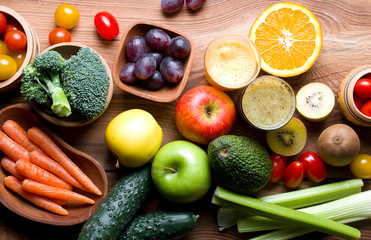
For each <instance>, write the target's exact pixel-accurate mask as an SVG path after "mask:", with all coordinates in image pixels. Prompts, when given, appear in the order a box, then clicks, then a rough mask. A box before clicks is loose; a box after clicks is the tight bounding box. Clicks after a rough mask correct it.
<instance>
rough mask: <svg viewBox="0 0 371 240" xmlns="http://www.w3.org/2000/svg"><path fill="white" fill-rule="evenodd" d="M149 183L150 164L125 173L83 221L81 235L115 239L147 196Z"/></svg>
mask: <svg viewBox="0 0 371 240" xmlns="http://www.w3.org/2000/svg"><path fill="white" fill-rule="evenodd" d="M150 187H151V170H150V167H149V166H145V167H143V168H142V169H140V170H138V171H135V172H132V173H130V174H128V175H125V176H124V177H122V178H121V179H120V180H119V181H117V183H116V184H115V186H114V187H113V188H112V189H111V190H110V192H109V193H108V194H107V196H106V197H105V198H104V199H103V201H102V202H101V203H100V204H99V206H98V207H97V209H96V210H95V212H94V213H93V214H92V215H91V216H90V218H89V219H88V221H87V222H86V223H85V224H84V226H83V227H82V230H81V232H80V234H79V238H78V239H79V240H94V239H99V240H106V239H107V240H112V239H116V238H117V236H118V235H119V234H120V232H121V231H122V230H123V229H124V228H125V227H126V225H127V224H128V223H129V221H130V220H131V219H132V218H133V216H134V214H135V213H136V212H137V210H138V209H139V208H140V206H141V205H142V203H143V202H144V200H145V199H146V198H147V196H148V193H149V191H150Z"/></svg>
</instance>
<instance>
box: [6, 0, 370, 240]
mask: <svg viewBox="0 0 371 240" xmlns="http://www.w3.org/2000/svg"><path fill="white" fill-rule="evenodd" d="M276 2H277V1H269V0H254V1H252V0H208V1H207V2H206V4H205V6H204V7H203V8H202V9H200V10H198V11H196V12H192V11H190V10H188V9H187V8H186V6H184V7H183V8H182V9H181V11H180V12H178V13H176V14H172V15H165V14H164V13H163V12H162V11H161V7H160V0H142V1H128V0H120V1H116V0H110V1H108V0H99V1H97V0H79V1H69V0H67V1H64V2H63V3H69V4H71V5H73V6H75V7H76V8H77V9H78V10H79V12H80V16H81V17H80V22H79V23H78V25H77V26H76V27H75V28H74V29H72V31H71V34H72V39H73V41H76V42H81V43H84V44H86V45H89V46H91V47H93V48H94V49H95V50H97V51H98V52H99V53H100V54H101V55H102V56H103V57H104V58H105V59H106V61H107V62H108V64H109V65H110V66H112V64H113V59H114V56H115V54H116V50H117V47H118V43H119V40H120V38H121V36H122V33H123V32H124V30H125V28H126V27H127V26H128V25H130V24H131V23H132V22H134V21H138V20H151V21H156V22H159V23H163V24H166V25H169V26H172V27H174V28H176V29H178V30H180V31H183V32H185V33H187V34H188V35H190V36H191V37H192V38H193V40H194V42H195V50H196V52H195V58H194V62H193V67H192V70H191V74H190V80H189V82H188V83H187V85H186V88H185V91H187V90H189V89H191V88H193V87H196V86H200V85H207V82H206V80H205V77H204V72H203V70H204V69H203V54H204V51H205V48H206V46H207V45H208V44H209V43H210V41H211V40H212V39H214V38H215V37H217V36H219V35H221V34H225V33H231V32H238V33H240V34H243V35H246V36H247V35H248V33H249V30H250V27H251V24H252V23H253V21H254V20H255V19H256V17H257V16H258V15H259V14H260V13H261V12H262V11H263V10H264V9H265V8H267V7H268V6H270V5H271V4H273V3H276ZM296 2H297V3H301V4H303V5H305V6H306V7H308V8H309V9H310V10H312V11H313V13H314V14H315V15H316V16H317V18H318V19H319V21H320V23H321V25H322V30H323V37H324V39H323V40H324V41H323V48H322V52H321V55H320V56H319V58H318V60H317V62H316V63H315V64H314V66H313V67H312V68H311V69H310V70H309V71H308V72H306V73H304V74H302V75H300V76H298V77H294V78H289V79H286V80H287V81H288V82H289V83H290V84H291V86H292V87H293V89H294V90H295V92H297V91H298V89H299V88H300V87H301V86H303V85H304V84H306V83H309V82H314V81H316V82H323V83H326V84H327V85H329V86H330V87H331V88H332V90H333V91H334V93H336V91H337V88H338V85H339V83H340V81H341V80H342V79H343V77H344V76H345V75H346V74H347V73H348V72H349V71H350V70H351V69H353V68H355V67H358V66H360V65H363V64H370V63H371V60H370V54H371V11H370V9H371V1H370V0H352V1H350V0H327V1H323V0H312V1H305V0H298V1H296ZM61 3H62V2H59V1H57V0H47V1H45V0H39V1H30V0H1V1H0V4H1V5H5V6H7V7H10V8H12V9H14V10H15V11H17V12H18V13H20V14H21V15H22V16H23V17H24V18H25V19H26V20H27V21H28V22H29V23H30V24H31V26H32V27H33V28H34V30H35V31H36V33H37V35H38V37H39V40H40V43H41V49H45V48H46V47H48V46H49V43H48V34H49V32H50V31H51V30H52V29H53V28H55V27H56V25H55V22H54V10H55V9H56V7H57V6H58V5H59V4H61ZM99 11H109V12H111V13H112V14H113V15H114V16H115V17H116V18H117V20H118V22H119V25H120V34H119V36H118V37H116V38H115V39H114V40H112V41H107V40H103V39H102V38H101V37H100V36H99V35H98V34H97V32H96V30H95V27H94V22H93V19H94V15H95V14H96V13H98V12H99ZM238 94H239V91H234V92H230V93H229V95H230V96H231V97H232V99H233V100H236V99H237V96H238ZM177 101H178V100H175V101H173V102H171V103H155V102H152V101H149V100H144V99H141V98H139V97H136V96H133V95H131V94H129V93H126V92H123V91H122V90H120V89H118V88H117V87H115V89H114V93H113V98H112V102H111V104H110V106H109V107H108V109H107V111H106V112H105V113H104V114H103V115H102V116H101V117H100V118H99V119H98V120H96V121H95V122H93V123H91V124H89V125H87V126H84V127H80V128H76V129H75V128H73V129H66V128H62V127H57V126H53V125H50V124H48V123H45V124H46V125H47V126H48V127H49V128H50V129H53V130H54V131H55V132H56V133H57V134H59V136H60V137H61V138H62V139H64V140H65V141H66V142H67V143H69V144H70V145H72V146H73V147H75V148H77V149H79V150H81V151H83V152H85V153H87V154H89V155H90V156H92V157H94V158H95V159H96V160H97V161H99V163H100V164H101V165H102V166H103V168H104V169H105V170H106V172H107V176H108V182H109V187H110V188H111V187H112V186H113V185H114V184H115V182H116V181H117V180H118V179H119V178H120V177H121V176H122V175H123V174H124V172H125V169H123V168H119V169H116V168H115V158H114V157H113V156H112V154H111V153H110V151H109V149H108V147H107V146H106V145H105V143H104V137H103V136H104V131H105V128H106V126H107V124H108V123H109V122H110V120H112V119H113V118H114V117H115V116H116V115H117V114H119V113H121V112H123V111H125V110H128V109H132V108H141V109H144V110H147V111H149V112H150V113H151V114H153V116H154V117H155V118H156V120H157V121H158V122H159V124H160V125H161V127H162V129H163V132H164V140H163V145H164V144H166V143H168V142H171V141H174V140H178V139H183V137H182V136H181V135H180V133H179V132H178V130H177V128H176V126H175V122H174V109H175V106H176V104H177ZM19 102H24V99H23V97H22V96H21V95H20V94H19V92H18V91H13V92H10V93H7V94H1V96H0V108H3V107H5V106H8V105H10V104H14V103H19ZM296 116H298V117H299V118H301V117H300V116H299V115H298V114H297V113H296ZM301 119H302V118H301ZM302 120H303V119H302ZM303 122H304V124H305V125H306V127H307V129H308V142H307V145H306V147H305V149H304V151H306V150H314V151H315V149H316V141H317V138H318V136H319V134H320V132H321V131H322V130H323V129H325V128H326V127H328V126H330V125H332V124H335V123H346V124H349V125H350V126H351V127H352V128H353V129H355V130H356V132H357V133H358V134H359V136H360V139H361V145H362V146H361V152H362V153H368V154H371V148H370V145H371V144H370V143H371V140H370V136H371V128H363V127H358V126H355V125H354V124H351V123H350V122H348V121H347V120H346V119H345V118H344V117H343V116H342V114H341V113H340V110H339V106H338V104H337V103H336V105H335V109H334V111H333V112H332V114H331V115H330V117H329V118H328V119H327V120H326V121H324V122H321V123H312V122H309V121H306V120H303ZM232 134H236V135H245V136H250V137H253V138H255V139H257V140H258V141H259V142H260V143H262V144H264V145H265V146H266V142H265V134H264V133H262V132H259V131H257V130H254V129H253V128H252V127H250V126H249V125H248V124H246V123H244V122H243V121H242V120H241V119H240V118H238V119H237V121H236V123H235V127H234V128H233V130H232ZM294 158H295V157H294ZM294 158H292V159H294ZM352 177H353V176H352V175H351V173H350V171H349V167H342V168H330V167H329V168H328V179H326V181H325V182H332V181H338V180H342V179H348V178H352ZM312 185H313V184H312V183H310V182H309V181H305V182H304V183H303V184H302V185H301V187H302V188H304V187H308V186H312ZM366 189H371V181H370V180H366V181H365V187H364V190H366ZM283 191H287V189H286V188H285V187H284V186H283V184H282V182H281V183H278V184H268V185H267V186H266V187H265V188H264V189H263V190H262V191H261V192H259V193H258V194H257V195H267V194H271V193H278V192H283ZM211 193H212V190H211V191H210V193H209V194H208V195H207V196H206V197H204V198H203V199H202V200H201V201H199V202H197V203H194V204H191V205H187V206H179V205H178V206H173V207H174V208H177V209H189V210H192V211H194V212H196V213H198V214H200V218H199V221H198V224H197V226H196V227H195V228H194V230H193V231H192V232H190V233H189V234H187V235H186V236H185V237H184V238H183V239H187V240H191V239H192V240H195V239H248V238H249V237H251V236H255V235H253V234H250V235H249V234H238V233H237V231H236V229H235V228H232V229H229V230H226V231H223V232H219V231H218V229H217V224H216V212H215V210H216V207H215V206H213V205H212V204H210V197H211ZM165 205H167V204H166V203H164V202H163V201H162V200H161V199H160V198H159V196H157V195H156V194H154V195H153V196H152V197H151V199H150V200H149V202H148V203H147V204H146V205H145V206H144V207H143V210H142V211H143V212H144V211H150V210H154V209H159V208H165ZM352 225H353V226H355V227H357V228H359V229H360V230H361V233H362V239H371V221H370V220H368V221H363V222H358V223H354V224H352ZM81 226H82V224H78V225H75V226H70V227H56V226H48V225H44V224H41V223H37V222H33V221H30V220H27V219H24V218H22V217H20V216H18V215H16V214H14V213H13V212H11V211H9V210H8V209H7V208H5V207H4V206H3V205H0V239H6V240H12V239H33V240H36V239H54V240H58V239H63V240H67V239H76V238H77V235H78V233H79V231H80V229H81ZM299 239H336V238H335V237H332V236H327V235H324V234H321V233H312V234H308V235H305V236H303V237H300V238H299Z"/></svg>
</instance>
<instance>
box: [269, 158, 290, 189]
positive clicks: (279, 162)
mask: <svg viewBox="0 0 371 240" xmlns="http://www.w3.org/2000/svg"><path fill="white" fill-rule="evenodd" d="M270 157H271V161H272V168H273V171H272V175H271V179H270V180H269V182H271V183H275V182H278V181H279V180H280V179H281V177H282V176H283V173H284V172H285V167H286V157H285V156H281V155H279V154H276V153H272V154H271V156H270Z"/></svg>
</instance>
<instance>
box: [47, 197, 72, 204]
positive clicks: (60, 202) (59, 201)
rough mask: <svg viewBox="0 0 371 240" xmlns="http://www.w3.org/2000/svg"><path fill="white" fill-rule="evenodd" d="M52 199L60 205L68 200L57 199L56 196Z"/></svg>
mask: <svg viewBox="0 0 371 240" xmlns="http://www.w3.org/2000/svg"><path fill="white" fill-rule="evenodd" d="M50 200H52V201H53V202H55V203H56V204H58V205H60V206H63V205H66V204H67V202H68V201H67V200H62V199H56V198H50Z"/></svg>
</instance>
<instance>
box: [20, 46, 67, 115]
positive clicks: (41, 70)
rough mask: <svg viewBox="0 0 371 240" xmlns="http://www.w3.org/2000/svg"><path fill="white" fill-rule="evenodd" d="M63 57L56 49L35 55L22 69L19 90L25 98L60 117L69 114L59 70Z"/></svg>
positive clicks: (60, 69) (62, 66) (61, 66)
mask: <svg viewBox="0 0 371 240" xmlns="http://www.w3.org/2000/svg"><path fill="white" fill-rule="evenodd" d="M64 65H65V59H64V58H63V57H62V56H61V55H60V54H59V53H58V52H56V51H48V52H46V53H44V54H42V55H39V56H36V57H35V58H34V60H33V62H32V63H31V64H30V65H28V66H27V67H26V68H24V70H23V74H24V77H23V79H22V86H21V92H22V94H23V96H24V97H25V99H26V100H28V101H31V100H33V101H35V102H36V103H38V104H40V105H41V106H43V107H50V109H51V111H52V112H53V113H55V114H56V115H58V116H60V117H68V116H69V115H70V114H71V106H70V104H69V102H68V99H67V97H66V95H65V93H64V91H63V89H62V87H61V81H60V71H62V69H63V68H64Z"/></svg>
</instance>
